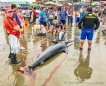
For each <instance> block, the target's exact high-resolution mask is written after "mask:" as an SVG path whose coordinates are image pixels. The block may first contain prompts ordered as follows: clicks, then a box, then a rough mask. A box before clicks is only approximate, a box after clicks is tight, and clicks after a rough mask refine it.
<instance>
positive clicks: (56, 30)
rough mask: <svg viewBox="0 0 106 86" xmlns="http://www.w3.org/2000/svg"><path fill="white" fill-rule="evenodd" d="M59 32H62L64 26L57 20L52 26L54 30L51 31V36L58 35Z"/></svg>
mask: <svg viewBox="0 0 106 86" xmlns="http://www.w3.org/2000/svg"><path fill="white" fill-rule="evenodd" d="M60 31H64V25H63V23H62V22H61V21H60V20H57V22H56V23H55V24H54V29H53V33H52V34H53V35H54V34H59V32H60Z"/></svg>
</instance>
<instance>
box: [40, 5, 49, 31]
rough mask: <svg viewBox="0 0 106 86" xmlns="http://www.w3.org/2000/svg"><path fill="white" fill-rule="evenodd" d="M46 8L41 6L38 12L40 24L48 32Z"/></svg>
mask: <svg viewBox="0 0 106 86" xmlns="http://www.w3.org/2000/svg"><path fill="white" fill-rule="evenodd" d="M46 18H47V17H46V8H45V7H43V10H42V11H41V12H40V24H42V25H44V26H45V28H46V30H47V32H48V28H47V20H46Z"/></svg>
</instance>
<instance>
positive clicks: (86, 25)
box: [78, 7, 100, 52]
mask: <svg viewBox="0 0 106 86" xmlns="http://www.w3.org/2000/svg"><path fill="white" fill-rule="evenodd" d="M99 25H100V22H99V19H98V17H97V16H95V15H93V14H92V8H91V7H90V8H87V15H85V16H84V17H82V19H81V20H80V22H79V23H78V27H79V29H81V30H82V32H81V41H80V51H81V52H82V50H83V44H84V40H85V39H86V38H87V39H88V52H90V51H91V45H92V39H93V35H94V30H97V29H98V28H99Z"/></svg>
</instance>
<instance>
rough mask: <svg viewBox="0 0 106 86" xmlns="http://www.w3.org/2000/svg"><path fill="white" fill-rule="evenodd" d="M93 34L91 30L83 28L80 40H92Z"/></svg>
mask: <svg viewBox="0 0 106 86" xmlns="http://www.w3.org/2000/svg"><path fill="white" fill-rule="evenodd" d="M93 33H94V30H93V28H92V29H85V28H83V29H82V32H81V40H85V39H86V38H87V39H88V40H92V39H93Z"/></svg>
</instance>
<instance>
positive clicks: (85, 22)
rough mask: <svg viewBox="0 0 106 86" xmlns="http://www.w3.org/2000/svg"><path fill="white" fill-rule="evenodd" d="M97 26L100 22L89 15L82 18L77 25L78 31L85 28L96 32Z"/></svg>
mask: <svg viewBox="0 0 106 86" xmlns="http://www.w3.org/2000/svg"><path fill="white" fill-rule="evenodd" d="M99 25H100V21H99V19H98V17H97V16H95V15H93V14H90V13H89V14H87V15H86V16H84V17H82V18H81V20H80V22H79V23H78V27H79V29H82V28H86V29H94V30H97V29H98V28H99Z"/></svg>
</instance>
